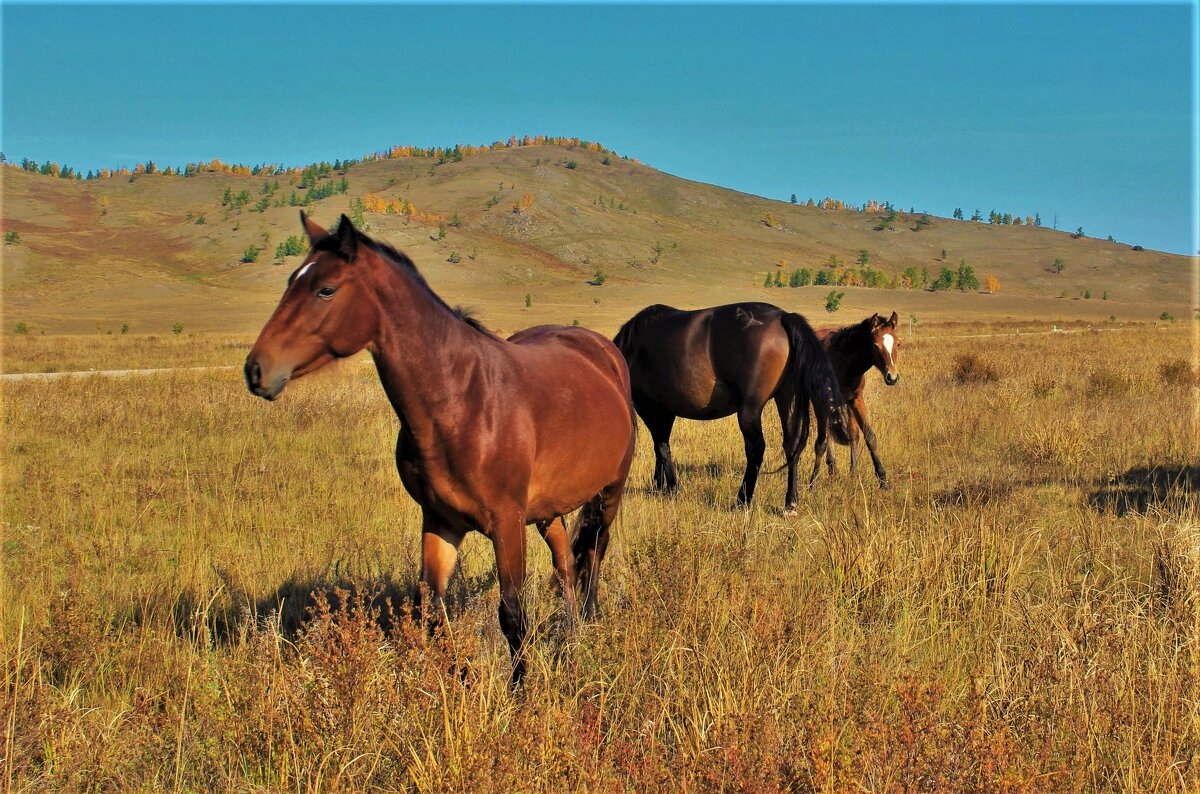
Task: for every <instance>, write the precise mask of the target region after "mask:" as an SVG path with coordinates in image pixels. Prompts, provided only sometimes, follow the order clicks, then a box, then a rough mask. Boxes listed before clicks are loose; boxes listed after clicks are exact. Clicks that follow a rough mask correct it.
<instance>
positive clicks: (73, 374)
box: [0, 364, 241, 382]
mask: <svg viewBox="0 0 1200 794" xmlns="http://www.w3.org/2000/svg"><path fill="white" fill-rule="evenodd" d="M221 369H241V367H240V366H237V365H233V364H231V365H227V366H221V367H162V368H159V369H85V370H72V371H69V372H12V373H8V372H6V373H4V374H3V375H0V378H3V379H4V380H5V381H6V382H7V381H16V380H58V379H59V378H80V377H85V376H87V375H105V376H108V377H114V378H120V377H125V376H127V375H160V374H163V373H166V372H208V371H215V370H221Z"/></svg>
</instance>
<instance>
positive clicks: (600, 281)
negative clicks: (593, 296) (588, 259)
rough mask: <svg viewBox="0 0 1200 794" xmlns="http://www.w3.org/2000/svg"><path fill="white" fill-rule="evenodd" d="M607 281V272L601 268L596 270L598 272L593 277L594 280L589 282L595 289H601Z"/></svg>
mask: <svg viewBox="0 0 1200 794" xmlns="http://www.w3.org/2000/svg"><path fill="white" fill-rule="evenodd" d="M606 281H608V275H607V274H605V272H604V271H603V270H601V269H600V268H596V272H595V274H594V275H593V276H592V280H591V281H589V282H588V283H589V284H591V285H592V286H593V287H600V286H603V285H604V282H606Z"/></svg>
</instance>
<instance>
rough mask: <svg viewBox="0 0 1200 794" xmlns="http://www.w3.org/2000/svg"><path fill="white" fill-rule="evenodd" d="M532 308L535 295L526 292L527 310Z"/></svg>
mask: <svg viewBox="0 0 1200 794" xmlns="http://www.w3.org/2000/svg"><path fill="white" fill-rule="evenodd" d="M532 306H533V295H531V294H530V293H528V292H526V293H525V308H526V309H528V308H530V307H532Z"/></svg>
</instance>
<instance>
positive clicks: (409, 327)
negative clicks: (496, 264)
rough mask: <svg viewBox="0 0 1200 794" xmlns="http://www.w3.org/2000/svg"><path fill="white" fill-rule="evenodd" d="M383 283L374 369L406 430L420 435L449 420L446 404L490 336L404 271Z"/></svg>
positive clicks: (373, 349) (378, 294)
mask: <svg viewBox="0 0 1200 794" xmlns="http://www.w3.org/2000/svg"><path fill="white" fill-rule="evenodd" d="M388 271H391V273H390V276H389V277H387V278H385V279H382V282H383V283H382V284H380V286H379V288H378V290H377V291H376V299H377V301H378V307H377V311H378V315H379V327H378V330H377V332H376V337H375V340H374V342H373V343H372V345H371V348H370V349H371V356H372V358H373V359H374V360H375V369H376V370H377V371H378V373H379V380H380V382H381V383H382V384H383V390H384V392H385V393H386V394H387V396H388V400H389V401H390V402H391V404H392V408H393V409H395V411H396V414H397V416H399V417H400V422H401V424H402V425H403V427H404V429H405V431H406V432H411V433H414V434H415V435H417V436H421V435H424V433H425V431H427V430H429V429H431V428H433V427H435V426H436V425H437V424H438V422H439V419H441V420H450V419H451V417H450V416H449V415H448V412H447V410H446V408H447V402H448V401H449V400H452V399H453V397H454V395H455V394H457V393H459V392H460V391H461V389H462V386H463V381H464V379H465V375H466V374H467V373H469V372H470V366H471V360H472V359H478V358H479V357H480V356H481V355H482V354H483V348H484V346H483V345H481V344H480V342H481V341H483V340H484V339H485V338H486V337H485V336H484V335H483V334H481V333H480V332H479V331H477V330H475V329H474V328H471V327H470V326H469V325H467V323H466V322H464V321H463V320H462V319H461V318H460V317H459V316H458V315H457V314H455V313H454V312H453V311H452V310H451V309H450V308H449V307H448V306H446V304H444V303H443V302H442V301H441V300H440V299H439V298H438V297H437V296H436V295H434V294H433V291H432V290H431V289H430V288H429V287H428V285H426V284H425V283H424V282H423V281H422V280H421V279H420V277H419V276H418V275H416V274H415V273H413V272H409V271H408V270H406V269H405V268H404V267H401V266H393V265H391V264H387V263H385V264H383V265H381V272H388Z"/></svg>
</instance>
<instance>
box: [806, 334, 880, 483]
mask: <svg viewBox="0 0 1200 794" xmlns="http://www.w3.org/2000/svg"><path fill="white" fill-rule="evenodd" d="M896 319H897V318H896V313H895V312H892V316H891V317H889V318H888V319H887V320H884V319H883V318H882V317H880V316H879V315H878V314H873V315H871V316H870V317H868V318H867V319H865V320H863V321H862V322H861V323H858V324H856V325H848V326H846V327H844V328H818V329H817V337H818V338H819V339H820V340H821V344H822V345H824V347H825V351H826V352H827V353H828V354H829V363H830V364H832V365H833V371H834V372H835V373H836V374H837V380H838V386H839V387H840V388H841V392H842V398H843V399H844V400H845V405H846V407H847V408H848V409H849V411H848V412H847V413H848V414H849V416H848V417H847V419H848V422H847V429H848V430H849V436H850V438H849V445H850V471H854V470H855V467H856V464H857V463H858V444H857V441H858V431H859V428H860V427H861V428H862V436H863V439H864V440H865V441H866V442H867V451H868V452H870V453H871V462H872V463H873V464H875V476H876V477H878V478H879V485H880V486H881V487H883V488H887V487H888V478H887V472H886V471H885V470H884V468H883V463H882V462H881V461H880V460H879V455H878V453H876V451H875V431H873V430H872V429H871V425H870V423H869V422H867V404H866V401H865V400H864V399H863V391H864V389H866V386H867V379H866V374H867V372H868V371H869V370H870V369H871V368H872V367H874V368H876V369H878V370H879V372H880V373H881V374H882V375H883V382H884V383H886V384H887V385H888V386H895V385H896V384H897V383H899V382H900V373H899V372H898V371H897V369H896V352H897V349H898V347H899V343H898V342H897V341H896ZM838 441H839V442H840V443H843V442H841V439H838ZM816 451H817V459H816V460H815V461H814V462H813V470H812V476H811V477H810V478H809V483H810V484H811V483H814V482H816V480H817V475H818V474H819V473H820V471H821V457H822V456H824V458H825V462H826V464H827V465H828V467H829V475H830V476H831V477H832V476H833V475H834V469H835V464H834V462H833V449H832V448H831V447H830V446H829V444H828V442H827V441H824V443H823V439H822V438H821V437H820V436H818V437H817V450H816Z"/></svg>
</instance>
